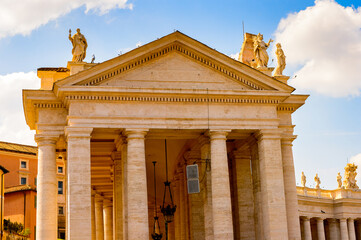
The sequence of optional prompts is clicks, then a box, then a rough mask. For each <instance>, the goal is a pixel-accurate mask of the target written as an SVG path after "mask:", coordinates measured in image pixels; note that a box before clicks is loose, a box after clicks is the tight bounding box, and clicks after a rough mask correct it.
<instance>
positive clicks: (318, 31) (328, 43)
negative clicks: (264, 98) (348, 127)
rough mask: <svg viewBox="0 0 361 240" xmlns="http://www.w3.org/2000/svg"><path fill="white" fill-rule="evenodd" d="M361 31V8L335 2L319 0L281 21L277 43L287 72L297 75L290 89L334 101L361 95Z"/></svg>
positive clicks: (277, 33) (276, 34) (276, 35)
mask: <svg viewBox="0 0 361 240" xmlns="http://www.w3.org/2000/svg"><path fill="white" fill-rule="evenodd" d="M360 28H361V8H358V9H354V8H352V7H343V6H341V5H339V4H338V3H336V2H335V1H333V0H316V1H315V5H314V6H312V7H308V8H307V9H305V10H303V11H300V12H298V13H293V14H289V15H288V16H287V18H285V19H282V20H281V21H280V23H279V25H278V29H277V30H276V32H275V37H276V41H275V42H280V43H281V44H282V47H283V50H284V52H285V54H286V57H287V58H286V61H287V68H288V70H291V71H294V72H295V75H297V78H295V79H293V80H292V81H291V85H293V86H294V87H296V88H297V89H301V90H311V91H315V92H318V93H321V94H324V95H327V96H333V97H345V96H358V95H360V93H361V67H360V66H361V29H360ZM273 52H274V51H273ZM287 68H286V70H287Z"/></svg>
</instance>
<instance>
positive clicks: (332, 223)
mask: <svg viewBox="0 0 361 240" xmlns="http://www.w3.org/2000/svg"><path fill="white" fill-rule="evenodd" d="M327 222H328V228H329V232H330V234H329V235H330V240H338V239H339V238H338V231H337V228H338V226H337V225H338V224H337V220H336V219H334V218H329V219H327Z"/></svg>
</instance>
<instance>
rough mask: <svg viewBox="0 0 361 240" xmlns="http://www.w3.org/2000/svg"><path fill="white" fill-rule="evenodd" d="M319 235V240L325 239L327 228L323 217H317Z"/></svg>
mask: <svg viewBox="0 0 361 240" xmlns="http://www.w3.org/2000/svg"><path fill="white" fill-rule="evenodd" d="M316 220H317V237H318V240H325V228H324V225H323V219H322V218H317V219H316Z"/></svg>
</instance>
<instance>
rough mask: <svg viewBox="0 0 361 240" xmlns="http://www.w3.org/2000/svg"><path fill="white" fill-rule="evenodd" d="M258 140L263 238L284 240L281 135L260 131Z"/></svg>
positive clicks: (270, 130) (276, 132)
mask: <svg viewBox="0 0 361 240" xmlns="http://www.w3.org/2000/svg"><path fill="white" fill-rule="evenodd" d="M257 138H258V151H259V164H260V180H261V201H262V218H263V219H262V220H263V232H264V238H265V239H270V240H271V239H272V240H273V239H277V240H278V239H287V238H288V229H287V215H286V202H285V193H284V181H283V164H282V152H281V141H280V133H279V130H278V129H269V130H261V131H260V132H259V134H258V135H257Z"/></svg>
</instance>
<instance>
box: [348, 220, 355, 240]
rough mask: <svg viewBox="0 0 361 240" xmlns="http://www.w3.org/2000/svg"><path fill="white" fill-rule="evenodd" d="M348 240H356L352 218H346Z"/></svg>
mask: <svg viewBox="0 0 361 240" xmlns="http://www.w3.org/2000/svg"><path fill="white" fill-rule="evenodd" d="M347 225H348V237H349V240H356V232H355V223H354V219H353V218H349V219H347Z"/></svg>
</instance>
